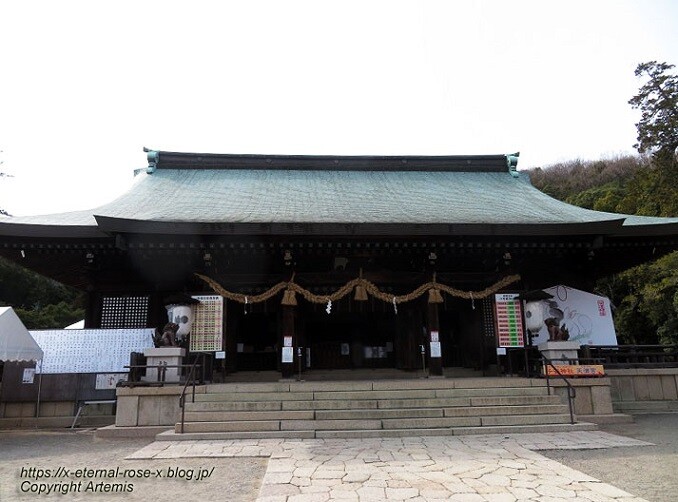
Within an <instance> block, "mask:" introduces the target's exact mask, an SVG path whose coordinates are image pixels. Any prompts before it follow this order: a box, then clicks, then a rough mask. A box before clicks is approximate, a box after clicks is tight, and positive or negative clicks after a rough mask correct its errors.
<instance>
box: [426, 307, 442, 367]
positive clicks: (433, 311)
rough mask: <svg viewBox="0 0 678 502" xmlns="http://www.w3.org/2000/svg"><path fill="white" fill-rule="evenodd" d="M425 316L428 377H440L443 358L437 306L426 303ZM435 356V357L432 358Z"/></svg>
mask: <svg viewBox="0 0 678 502" xmlns="http://www.w3.org/2000/svg"><path fill="white" fill-rule="evenodd" d="M426 305H427V306H428V307H427V314H428V315H427V316H426V324H427V326H426V333H427V335H426V341H427V342H428V347H426V354H427V355H428V361H427V364H428V369H429V375H435V376H442V374H443V358H442V349H441V348H440V344H441V341H440V320H439V317H438V304H437V303H427V304H426ZM436 349H437V350H436ZM434 356H435V357H434Z"/></svg>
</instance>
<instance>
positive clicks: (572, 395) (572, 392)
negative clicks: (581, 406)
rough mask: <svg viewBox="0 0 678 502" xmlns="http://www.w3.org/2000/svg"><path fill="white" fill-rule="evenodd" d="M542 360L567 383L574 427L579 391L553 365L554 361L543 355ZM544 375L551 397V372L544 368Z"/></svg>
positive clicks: (568, 400) (571, 420) (568, 401)
mask: <svg viewBox="0 0 678 502" xmlns="http://www.w3.org/2000/svg"><path fill="white" fill-rule="evenodd" d="M541 357H542V360H543V361H544V362H545V363H548V365H549V366H551V367H552V368H553V369H554V370H556V374H557V375H558V376H559V377H560V378H562V379H563V381H564V382H565V385H567V404H568V405H569V407H570V423H571V424H572V425H574V423H575V421H574V399H575V398H576V397H577V390H576V389H575V388H574V386H573V385H572V384H571V383H570V381H569V380H568V379H567V378H566V377H565V375H563V374H562V373H561V372H560V370H559V369H558V368H557V367H556V365H555V364H553V361H552V360H551V359H549V358H548V357H546V356H545V355H543V354H542V356H541ZM544 375H545V376H546V388H547V389H548V393H549V396H550V395H551V378H550V375H549V372H548V371H546V367H544Z"/></svg>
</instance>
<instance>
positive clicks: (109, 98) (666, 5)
mask: <svg viewBox="0 0 678 502" xmlns="http://www.w3.org/2000/svg"><path fill="white" fill-rule="evenodd" d="M677 26H678V2H676V1H675V0H636V1H633V0H618V1H608V0H596V1H591V0H586V1H576V0H575V1H573V0H570V1H568V2H554V1H519V0H512V1H489V0H488V1H459V0H455V1H440V2H433V1H431V2H427V1H420V2H417V1H410V2H401V1H394V0H389V1H383V2H382V1H369V0H362V1H356V2H353V1H346V0H343V1H339V2H326V1H319V0H314V1H308V2H300V1H289V0H286V1H273V2H258V1H252V0H250V1H243V2H225V1H221V2H202V1H195V0H194V1H191V2H171V1H166V0H165V1H159V2H151V1H143V0H135V1H121V0H118V1H117V2H107V3H104V2H92V1H82V2H75V1H70V0H59V1H30V0H24V1H19V0H17V1H14V0H5V1H3V2H1V3H0V47H1V48H2V49H1V50H0V91H1V92H0V150H2V151H3V152H2V153H0V160H1V161H3V164H2V165H1V166H0V171H3V172H6V173H9V174H11V175H12V176H13V177H11V178H1V179H0V208H4V209H5V210H7V211H9V212H10V213H12V214H14V215H28V214H44V213H53V212H61V211H70V210H77V209H88V208H93V207H95V206H98V205H101V204H103V203H106V202H108V201H110V200H112V199H113V198H115V197H116V196H117V195H119V194H120V193H121V192H122V191H124V190H125V189H126V187H127V186H128V185H129V184H130V183H131V181H132V178H133V171H134V169H136V168H141V167H145V166H146V158H145V154H144V153H143V152H142V148H143V147H144V146H146V147H149V148H152V149H158V150H168V151H190V152H213V153H261V154H328V155H331V154H340V155H363V154H364V155H400V154H402V155H461V154H498V153H511V152H515V151H520V152H521V156H520V162H519V168H522V169H526V168H530V167H535V166H543V165H548V164H551V163H554V162H557V161H560V160H568V159H574V158H582V159H598V158H600V157H606V156H613V155H617V154H623V153H630V152H633V148H632V146H633V144H634V142H635V137H636V131H635V125H634V124H635V122H637V120H638V112H637V111H634V110H632V109H631V107H630V106H629V105H628V103H627V102H628V100H629V98H631V97H632V96H633V95H634V93H635V92H636V91H637V89H638V87H639V85H641V81H640V80H638V79H637V78H636V77H635V76H634V75H633V70H634V68H635V66H636V65H637V64H638V63H639V62H643V61H649V60H658V61H666V62H669V63H672V64H678V29H677V28H676V27H677Z"/></svg>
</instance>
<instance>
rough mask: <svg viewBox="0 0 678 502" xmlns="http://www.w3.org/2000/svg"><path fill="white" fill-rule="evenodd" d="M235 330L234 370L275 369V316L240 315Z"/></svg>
mask: <svg viewBox="0 0 678 502" xmlns="http://www.w3.org/2000/svg"><path fill="white" fill-rule="evenodd" d="M238 324H239V326H238V329H237V330H236V357H235V364H236V369H237V370H240V371H267V370H275V369H277V361H276V354H277V343H278V342H277V340H278V331H277V329H278V328H277V315H276V314H270V313H254V312H253V313H249V314H247V315H242V316H241V317H240V319H239V322H238Z"/></svg>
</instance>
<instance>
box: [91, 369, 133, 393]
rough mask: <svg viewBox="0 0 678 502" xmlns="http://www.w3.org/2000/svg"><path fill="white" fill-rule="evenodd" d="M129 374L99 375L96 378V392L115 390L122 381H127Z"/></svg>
mask: <svg viewBox="0 0 678 502" xmlns="http://www.w3.org/2000/svg"><path fill="white" fill-rule="evenodd" d="M126 379H127V373H99V374H98V375H97V377H96V382H95V384H94V388H95V389H96V390H110V389H115V386H116V385H117V384H118V382H119V381H120V380H126Z"/></svg>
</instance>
